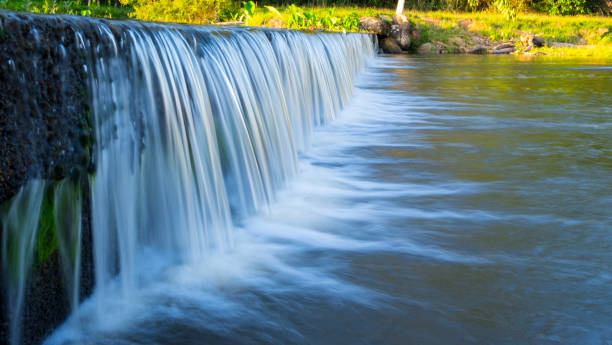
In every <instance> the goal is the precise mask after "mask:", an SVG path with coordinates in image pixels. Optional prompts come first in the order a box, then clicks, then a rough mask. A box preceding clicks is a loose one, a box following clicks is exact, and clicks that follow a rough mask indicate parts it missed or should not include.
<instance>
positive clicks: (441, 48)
mask: <svg viewBox="0 0 612 345" xmlns="http://www.w3.org/2000/svg"><path fill="white" fill-rule="evenodd" d="M433 51H434V53H438V54H446V53H449V52H451V50H450V49H448V47H447V46H446V44H444V43H442V42H433Z"/></svg>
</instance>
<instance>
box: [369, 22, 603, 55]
mask: <svg viewBox="0 0 612 345" xmlns="http://www.w3.org/2000/svg"><path fill="white" fill-rule="evenodd" d="M417 18H418V20H419V22H415V19H417ZM483 27H485V26H484V24H483V23H482V22H479V21H477V20H475V19H463V20H459V21H457V22H456V23H453V22H442V21H441V20H440V19H436V18H432V17H427V16H422V17H419V16H411V17H406V16H404V15H397V14H395V15H393V16H389V15H384V14H379V15H377V16H372V17H361V18H359V29H360V31H362V32H369V33H374V34H376V35H377V37H378V42H379V48H380V50H381V51H382V52H383V53H387V54H402V53H411V54H496V55H502V54H514V55H546V54H549V53H550V54H552V55H564V53H566V52H567V51H568V50H570V51H571V52H572V53H573V54H569V55H570V56H571V55H577V54H576V53H577V52H587V54H584V55H589V54H590V53H592V52H593V51H604V55H605V51H607V50H606V49H605V48H606V47H607V46H605V45H604V46H600V45H593V44H588V43H589V42H599V41H604V42H605V41H606V40H609V39H610V38H609V37H608V36H609V35H610V31H612V29H611V28H610V27H606V26H602V27H598V28H595V29H590V30H588V29H582V30H580V32H579V34H578V37H577V39H576V40H577V41H578V42H577V43H568V42H558V41H557V40H555V39H554V38H553V39H551V38H545V37H544V36H543V35H540V34H537V33H535V34H534V33H532V32H526V31H520V30H517V29H512V30H511V31H510V32H505V33H504V34H503V35H501V36H503V37H505V38H506V39H495V38H497V37H496V36H499V35H493V34H490V35H489V36H487V35H484V34H483V33H482V31H483V29H482V28H483ZM491 37H495V38H491ZM500 38H501V37H500ZM559 52H561V54H558V53H559ZM590 55H592V54H590Z"/></svg>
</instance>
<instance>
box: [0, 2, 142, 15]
mask: <svg viewBox="0 0 612 345" xmlns="http://www.w3.org/2000/svg"><path fill="white" fill-rule="evenodd" d="M0 9H5V10H10V11H15V12H32V13H44V14H68V15H74V16H90V17H95V18H106V19H127V18H128V17H129V16H128V14H129V13H130V12H131V11H132V9H131V7H129V6H105V5H101V6H98V5H95V4H94V5H91V6H87V5H82V4H78V3H77V2H74V1H55V0H42V1H41V0H35V1H23V0H0Z"/></svg>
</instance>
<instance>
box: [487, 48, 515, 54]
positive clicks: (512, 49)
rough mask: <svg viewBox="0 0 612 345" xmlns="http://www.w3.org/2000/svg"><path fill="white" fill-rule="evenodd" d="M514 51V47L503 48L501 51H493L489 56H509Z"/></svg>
mask: <svg viewBox="0 0 612 345" xmlns="http://www.w3.org/2000/svg"><path fill="white" fill-rule="evenodd" d="M515 50H516V49H514V47H511V48H503V49H494V50H492V51H491V52H490V53H491V54H510V53H512V52H514V51H515Z"/></svg>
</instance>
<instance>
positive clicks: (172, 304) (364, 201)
mask: <svg viewBox="0 0 612 345" xmlns="http://www.w3.org/2000/svg"><path fill="white" fill-rule="evenodd" d="M299 164H300V165H299V170H300V171H299V174H298V176H297V177H296V178H295V179H294V180H293V181H291V182H290V183H289V186H288V187H287V188H285V189H284V190H282V191H281V192H280V193H279V195H278V197H277V200H276V201H275V202H274V203H273V204H272V205H271V206H270V207H269V208H268V209H264V210H262V211H260V212H259V213H258V215H257V216H255V217H250V218H247V219H246V220H244V221H242V222H241V223H240V224H238V225H237V229H236V231H235V234H236V238H235V246H234V249H233V250H231V251H229V252H227V253H224V254H217V255H211V256H210V257H208V258H207V259H206V260H204V261H203V262H202V264H201V265H199V266H194V265H188V266H185V265H183V266H171V267H165V268H164V269H161V270H157V269H155V267H157V263H156V262H155V260H154V258H152V259H151V260H150V261H149V262H148V264H149V265H150V266H151V271H152V272H157V273H155V274H152V276H151V278H150V279H149V280H146V281H141V282H139V284H140V286H141V288H140V289H139V293H138V295H137V296H133V297H132V299H131V300H130V301H124V300H121V299H120V298H119V297H118V299H117V301H115V303H110V304H109V305H105V306H104V308H105V312H104V315H107V317H104V318H102V319H101V318H99V317H95V316H94V315H96V314H97V313H94V312H93V310H94V309H95V308H99V306H96V303H95V299H96V296H95V295H94V296H93V297H92V298H90V299H89V300H87V301H86V302H85V303H84V304H83V305H82V306H81V308H80V309H79V311H78V312H77V313H76V314H74V315H73V316H72V318H71V319H69V320H68V321H67V322H66V323H65V324H64V325H63V326H62V327H61V328H60V329H59V330H58V331H57V332H56V333H55V334H53V335H52V336H51V338H49V339H48V340H47V342H48V343H50V344H81V343H88V344H279V345H280V344H612V288H611V287H612V234H611V231H612V69H611V68H609V67H602V66H601V65H584V64H581V63H579V62H563V63H559V62H555V63H551V62H543V61H540V62H533V61H532V62H529V61H519V60H517V59H516V58H514V57H482V56H452V57H431V58H429V57H427V58H423V57H380V58H377V59H376V60H374V61H372V62H371V66H370V67H369V68H368V69H367V71H366V72H365V73H364V74H363V75H362V76H361V77H360V78H359V80H358V82H357V86H356V90H355V94H354V97H353V100H352V101H351V103H350V105H349V106H348V107H347V108H345V110H344V111H343V112H342V114H340V115H339V118H338V119H337V120H335V121H334V122H332V123H331V124H329V125H326V126H324V127H321V128H319V129H318V130H317V131H316V134H315V137H314V138H313V140H312V147H310V149H308V150H307V151H306V152H304V153H302V154H301V155H300V163H299ZM143 269H147V267H145V268H143ZM117 289H119V287H117ZM117 295H119V294H117Z"/></svg>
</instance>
